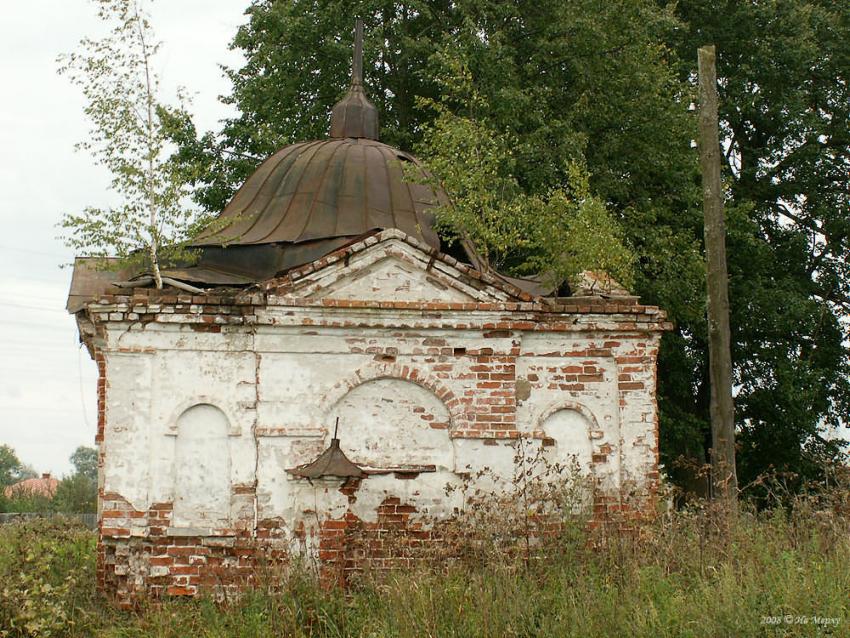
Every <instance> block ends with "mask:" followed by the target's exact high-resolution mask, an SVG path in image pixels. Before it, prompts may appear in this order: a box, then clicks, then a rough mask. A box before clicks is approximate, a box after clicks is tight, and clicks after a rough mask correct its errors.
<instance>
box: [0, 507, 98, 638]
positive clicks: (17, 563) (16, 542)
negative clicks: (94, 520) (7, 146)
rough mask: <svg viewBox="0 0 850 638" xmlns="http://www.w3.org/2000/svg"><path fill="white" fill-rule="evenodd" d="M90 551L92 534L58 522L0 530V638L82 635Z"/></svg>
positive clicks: (89, 591) (89, 593)
mask: <svg viewBox="0 0 850 638" xmlns="http://www.w3.org/2000/svg"><path fill="white" fill-rule="evenodd" d="M94 549H95V537H94V534H92V533H91V532H89V531H88V530H86V529H85V528H84V527H82V526H81V525H79V524H77V523H74V522H72V521H67V520H64V519H61V518H50V519H31V520H26V521H21V522H17V523H12V524H8V525H4V526H0V636H3V637H4V638H5V637H7V636H8V637H14V638H17V637H19V636H20V637H24V636H27V637H29V636H33V637H35V636H38V637H41V636H64V635H84V634H79V633H78V632H79V631H82V630H83V628H84V627H86V626H87V624H88V618H89V616H90V614H89V612H88V609H89V608H90V607H91V606H92V601H93V600H94V578H95V572H94V561H95V552H94Z"/></svg>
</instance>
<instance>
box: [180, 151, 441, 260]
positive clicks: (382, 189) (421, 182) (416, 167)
mask: <svg viewBox="0 0 850 638" xmlns="http://www.w3.org/2000/svg"><path fill="white" fill-rule="evenodd" d="M403 165H407V166H410V167H413V172H414V173H415V175H416V177H415V178H414V179H413V180H407V179H405V174H404V169H403ZM430 180H431V177H430V175H429V174H428V173H427V171H426V170H425V169H424V168H423V167H422V166H421V165H420V163H419V162H418V161H417V160H416V159H415V158H414V157H413V156H411V155H409V154H407V153H404V152H403V151H399V150H397V149H395V148H393V147H391V146H387V145H386V144H382V143H381V142H378V141H376V140H370V139H355V138H344V139H328V140H319V141H315V142H304V143H301V144H293V145H291V146H287V147H285V148H283V149H281V150H280V151H278V152H277V153H275V154H274V155H273V156H272V157H270V158H269V159H267V160H266V161H265V162H263V164H262V165H261V166H260V167H259V168H258V169H257V171H256V172H255V173H254V174H253V175H252V176H251V177H249V178H248V180H247V181H246V182H245V184H244V185H243V186H242V188H240V189H239V191H238V192H237V193H236V195H235V196H234V197H233V199H232V200H231V201H230V203H229V204H228V205H227V207H226V208H225V209H224V211H223V212H222V213H221V215H220V216H219V221H217V222H216V223H215V224H213V226H212V230H210V231H207V232H204V233H202V234H201V235H200V236H199V237H198V238H197V239H196V240H195V241H194V242H193V245H194V246H199V247H200V246H216V245H218V246H222V245H229V246H233V245H239V246H245V245H252V244H269V243H277V242H287V243H301V242H306V241H316V240H320V239H329V238H336V237H353V236H358V235H363V234H365V233H367V232H369V231H371V230H382V229H385V228H398V229H399V230H401V231H403V232H405V233H407V234H408V235H411V236H413V237H416V238H417V239H420V240H422V241H424V242H426V243H428V244H429V245H430V246H432V247H434V248H438V249H439V247H440V240H439V238H438V237H437V233H436V231H435V230H434V221H435V220H434V215H433V213H431V212H430V211H429V210H428V209H429V208H430V207H433V206H435V205H439V204H447V203H448V197H447V196H446V194H445V193H444V192H443V191H442V190H440V189H434V188H432V187H431V186H430V185H428V182H429V181H430Z"/></svg>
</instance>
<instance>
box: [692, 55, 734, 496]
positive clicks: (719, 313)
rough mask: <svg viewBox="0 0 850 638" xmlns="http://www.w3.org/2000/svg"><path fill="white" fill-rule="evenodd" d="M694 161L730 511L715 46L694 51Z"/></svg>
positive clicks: (717, 430)
mask: <svg viewBox="0 0 850 638" xmlns="http://www.w3.org/2000/svg"><path fill="white" fill-rule="evenodd" d="M698 59H699V159H700V168H701V169H702V192H703V204H704V211H705V257H706V279H707V283H708V355H709V356H708V361H709V364H708V367H709V380H710V383H711V475H712V476H711V479H712V486H711V489H712V494H713V495H714V497H715V498H720V499H722V500H724V501H726V502H727V503H728V504H729V505H731V506H733V507H734V506H735V504H736V503H737V498H738V476H737V473H736V471H735V406H734V404H733V402H732V351H731V342H732V337H731V334H730V329H729V289H728V279H729V277H728V274H727V272H726V225H725V222H724V219H723V187H722V184H721V182H720V141H719V132H718V123H717V73H716V71H715V66H714V59H715V54H714V45H711V46H704V47H701V48H700V49H699V53H698Z"/></svg>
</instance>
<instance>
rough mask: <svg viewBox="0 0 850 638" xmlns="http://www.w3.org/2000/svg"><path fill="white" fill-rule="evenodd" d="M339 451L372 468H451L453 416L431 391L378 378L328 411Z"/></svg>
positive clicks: (361, 385)
mask: <svg viewBox="0 0 850 638" xmlns="http://www.w3.org/2000/svg"><path fill="white" fill-rule="evenodd" d="M329 416H330V418H331V420H332V419H334V418H335V417H337V416H338V417H339V439H340V442H341V445H342V448H343V450H344V451H345V452H346V454H347V455H348V456H349V458H351V460H352V461H354V462H355V463H357V464H358V465H361V466H364V467H372V468H391V467H406V466H416V465H435V466H437V468H438V469H439V468H441V467H443V468H451V467H452V466H453V447H452V444H451V441H450V439H449V423H450V420H451V416H450V414H449V411H448V409H447V408H446V406H445V404H444V403H443V402H442V401H441V400H440V399H439V398H438V397H437V396H436V395H435V394H434V393H433V392H431V391H430V390H428V389H426V388H424V387H422V386H421V385H418V384H416V383H414V382H412V381H408V380H406V379H399V378H394V377H384V378H377V379H372V380H369V381H366V382H364V383H361V384H360V385H358V386H355V387H354V388H352V389H351V390H349V391H348V392H347V393H346V394H345V395H343V396H342V398H340V399H339V400H338V401H337V402H336V404H335V405H334V406H333V407H332V408H331V410H330V414H329Z"/></svg>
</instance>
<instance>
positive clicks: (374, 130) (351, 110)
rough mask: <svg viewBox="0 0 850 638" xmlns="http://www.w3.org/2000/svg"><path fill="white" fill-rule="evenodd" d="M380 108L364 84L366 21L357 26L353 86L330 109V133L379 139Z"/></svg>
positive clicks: (352, 69)
mask: <svg viewBox="0 0 850 638" xmlns="http://www.w3.org/2000/svg"><path fill="white" fill-rule="evenodd" d="M378 131H379V127H378V109H376V108H375V105H374V104H372V102H370V101H369V98H368V97H366V92H365V90H364V87H363V21H362V20H357V23H356V25H355V28H354V58H353V61H352V64H351V88H349V89H348V93H346V94H345V97H343V98H342V99H341V100H340V101H339V102H337V103H336V105H335V106H334V108H333V111H332V112H331V132H330V136H331V137H355V138H365V139H370V140H377V139H378Z"/></svg>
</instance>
